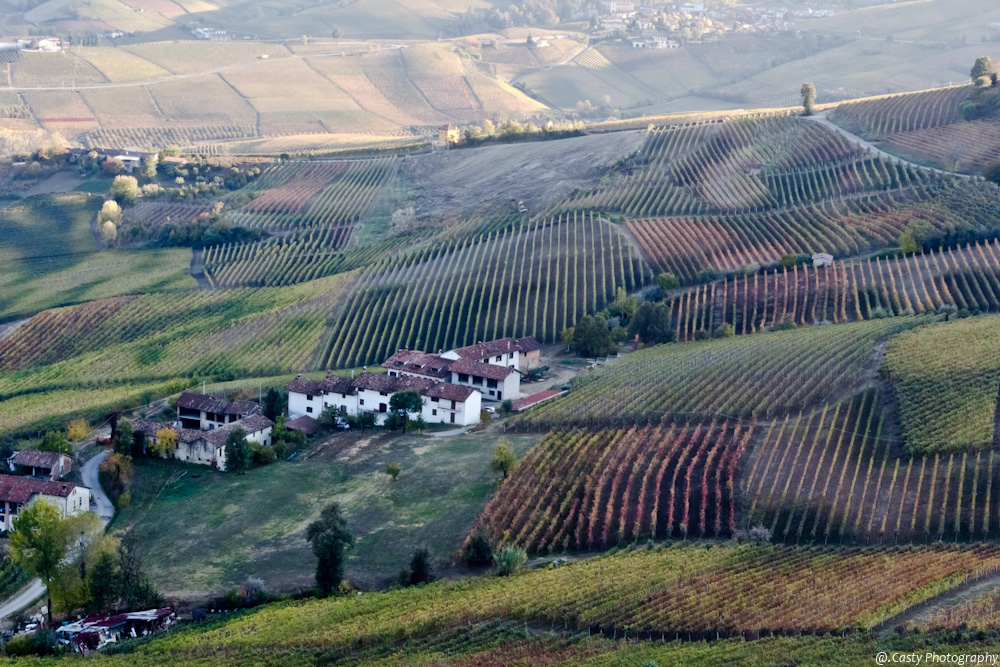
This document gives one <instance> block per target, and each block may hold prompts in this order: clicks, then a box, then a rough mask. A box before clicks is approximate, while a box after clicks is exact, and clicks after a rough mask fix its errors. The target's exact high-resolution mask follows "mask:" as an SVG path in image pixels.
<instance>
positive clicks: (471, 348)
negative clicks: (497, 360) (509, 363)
mask: <svg viewBox="0 0 1000 667" xmlns="http://www.w3.org/2000/svg"><path fill="white" fill-rule="evenodd" d="M514 343H515V341H514V339H513V338H498V339H497V340H491V341H488V342H485V343H476V344H475V345H466V346H465V347H459V348H456V349H454V350H452V352H454V353H455V354H457V355H458V356H460V357H461V358H462V359H472V360H474V361H482V360H483V359H489V358H490V357H495V356H497V355H501V354H509V353H510V352H519V351H520V349H518V348H517V347H515V346H514Z"/></svg>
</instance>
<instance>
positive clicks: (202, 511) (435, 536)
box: [113, 432, 538, 598]
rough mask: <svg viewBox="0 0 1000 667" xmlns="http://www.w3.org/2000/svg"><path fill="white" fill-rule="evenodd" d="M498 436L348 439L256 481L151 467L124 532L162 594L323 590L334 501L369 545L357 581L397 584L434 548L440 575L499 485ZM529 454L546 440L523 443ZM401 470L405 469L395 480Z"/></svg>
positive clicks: (351, 574) (518, 441)
mask: <svg viewBox="0 0 1000 667" xmlns="http://www.w3.org/2000/svg"><path fill="white" fill-rule="evenodd" d="M497 437H498V436H497V435H496V434H492V433H479V434H471V435H465V436H458V437H446V438H432V437H428V436H392V435H389V434H385V433H383V432H378V433H377V434H376V435H374V436H372V435H371V433H370V432H368V433H366V434H364V437H361V436H360V434H358V435H346V434H345V435H338V436H335V437H334V439H333V440H331V441H329V442H328V443H327V444H323V443H319V444H314V445H312V446H311V447H309V448H308V449H306V450H305V451H303V452H302V453H301V454H300V455H299V456H298V457H296V460H293V461H291V462H285V461H282V462H278V463H275V464H273V465H270V466H267V467H263V468H256V469H254V470H251V471H250V472H249V473H247V474H246V475H233V474H222V473H216V472H213V471H211V470H210V469H208V468H205V467H201V466H191V465H183V464H177V463H173V462H161V461H148V460H143V461H142V462H141V463H140V464H139V465H138V466H137V469H138V475H137V482H136V488H135V490H134V491H133V498H134V500H133V504H132V506H131V507H129V508H127V509H126V510H124V511H123V512H122V513H121V515H120V516H119V517H118V518H117V519H116V520H115V524H114V526H113V528H115V527H122V526H125V525H133V524H134V525H136V526H137V527H138V528H139V529H140V530H142V531H143V532H144V533H145V535H146V539H147V540H148V546H149V556H148V566H149V569H150V572H151V574H152V577H153V579H154V581H155V583H156V585H157V586H159V587H160V589H161V590H162V591H163V592H165V593H167V594H169V595H171V596H174V597H182V598H183V597H187V598H197V597H201V596H203V595H205V594H206V593H214V592H219V591H222V590H225V589H226V588H228V587H230V586H233V585H235V584H237V583H239V582H240V581H241V580H242V579H244V578H245V577H247V576H249V575H256V576H259V577H261V578H262V579H263V580H264V581H265V582H266V583H267V585H268V586H270V587H271V588H272V589H275V590H282V589H290V588H297V587H307V586H311V585H312V583H313V572H314V567H315V560H314V559H313V556H312V554H311V552H310V551H309V545H308V544H307V543H306V541H305V537H304V531H305V528H306V526H307V525H308V524H309V522H310V521H312V520H313V519H314V518H316V517H317V516H318V514H319V512H320V510H321V509H322V508H323V507H324V506H325V505H326V504H328V503H330V502H334V501H336V502H339V503H341V505H342V507H343V508H344V509H345V512H346V514H347V518H348V524H349V526H350V528H351V530H352V531H353V532H354V533H355V535H356V536H357V538H358V543H357V546H356V548H355V549H354V550H353V551H352V552H350V561H349V564H348V567H347V577H348V578H349V579H350V580H351V581H352V583H354V584H355V585H358V586H364V587H372V586H381V585H385V584H387V583H389V582H390V581H391V580H392V579H393V578H394V577H395V575H396V574H398V572H399V571H400V570H401V569H403V568H404V567H405V566H406V565H407V563H408V562H409V557H410V555H411V554H412V552H413V549H414V548H416V547H420V546H426V547H427V548H428V549H429V550H430V552H431V555H432V558H433V560H434V562H435V567H436V569H437V570H438V572H440V573H445V572H446V570H447V569H448V568H449V562H450V559H451V556H452V555H453V553H454V552H455V550H456V549H457V548H458V547H459V546H460V544H461V542H462V540H463V539H464V537H465V534H466V532H467V531H468V529H469V526H470V525H471V524H472V522H473V520H474V519H475V517H476V515H477V514H478V513H479V511H480V509H481V508H482V506H483V505H484V503H485V501H486V499H487V497H488V496H489V494H490V493H491V492H492V490H493V489H494V488H495V476H494V475H493V474H492V473H491V472H490V470H489V458H490V454H491V451H492V448H493V444H494V442H495V441H496V439H497ZM512 440H513V441H514V445H515V449H516V450H517V451H518V453H519V455H520V454H523V453H524V452H526V451H527V450H528V449H529V448H530V447H531V446H532V445H533V444H534V443H535V442H536V441H537V440H538V436H533V435H529V436H524V435H521V436H514V437H513V438H512ZM389 461H398V462H400V463H401V464H402V466H403V473H402V475H400V477H399V480H398V481H397V482H395V483H393V482H392V481H391V480H390V479H389V477H388V476H387V475H386V474H385V473H384V472H383V469H384V467H385V464H386V463H388V462H389Z"/></svg>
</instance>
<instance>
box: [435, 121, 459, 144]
mask: <svg viewBox="0 0 1000 667" xmlns="http://www.w3.org/2000/svg"><path fill="white" fill-rule="evenodd" d="M461 140H462V131H461V130H459V129H458V127H456V126H455V125H451V124H448V125H442V126H441V127H439V128H438V141H439V142H440V143H442V144H445V145H446V146H447V145H448V144H457V143H458V142H459V141H461Z"/></svg>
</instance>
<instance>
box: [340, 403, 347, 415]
mask: <svg viewBox="0 0 1000 667" xmlns="http://www.w3.org/2000/svg"><path fill="white" fill-rule="evenodd" d="M340 414H342V415H346V414H347V406H346V405H341V406H340Z"/></svg>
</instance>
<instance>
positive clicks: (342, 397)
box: [288, 355, 482, 426]
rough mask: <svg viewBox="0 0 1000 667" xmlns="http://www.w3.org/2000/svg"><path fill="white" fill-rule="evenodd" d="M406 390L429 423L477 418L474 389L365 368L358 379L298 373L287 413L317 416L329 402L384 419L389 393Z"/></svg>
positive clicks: (349, 413) (343, 411) (467, 422)
mask: <svg viewBox="0 0 1000 667" xmlns="http://www.w3.org/2000/svg"><path fill="white" fill-rule="evenodd" d="M428 356H431V355H428ZM428 372H430V371H428ZM404 391H415V392H417V393H418V394H420V396H421V403H422V408H421V416H422V417H423V418H424V421H425V422H427V423H429V424H456V425H458V426H471V425H473V424H478V423H479V410H480V408H481V407H482V406H481V396H480V394H479V392H478V391H476V390H475V389H474V388H472V387H462V386H458V385H455V384H451V383H448V382H440V381H438V379H436V378H434V377H428V376H421V375H415V374H414V375H411V374H399V373H393V374H386V375H380V374H377V373H368V372H365V373H361V374H360V375H358V376H357V377H356V378H344V377H338V376H335V375H327V377H326V378H324V379H323V380H310V379H309V378H304V377H302V376H299V377H297V378H295V379H294V380H292V382H291V383H290V384H289V385H288V416H289V418H290V419H291V420H293V421H296V422H298V421H299V420H300V419H301V418H302V417H312V418H316V417H318V416H319V415H320V414H322V412H323V411H324V410H325V409H327V408H331V407H332V408H333V409H334V410H336V412H337V413H339V414H340V415H343V416H344V417H353V416H356V415H358V414H360V413H362V412H372V413H374V414H375V423H376V424H382V423H384V422H385V418H386V416H387V415H388V413H389V405H390V401H391V400H392V396H393V394H396V393H399V392H404ZM302 423H305V422H302Z"/></svg>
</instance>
